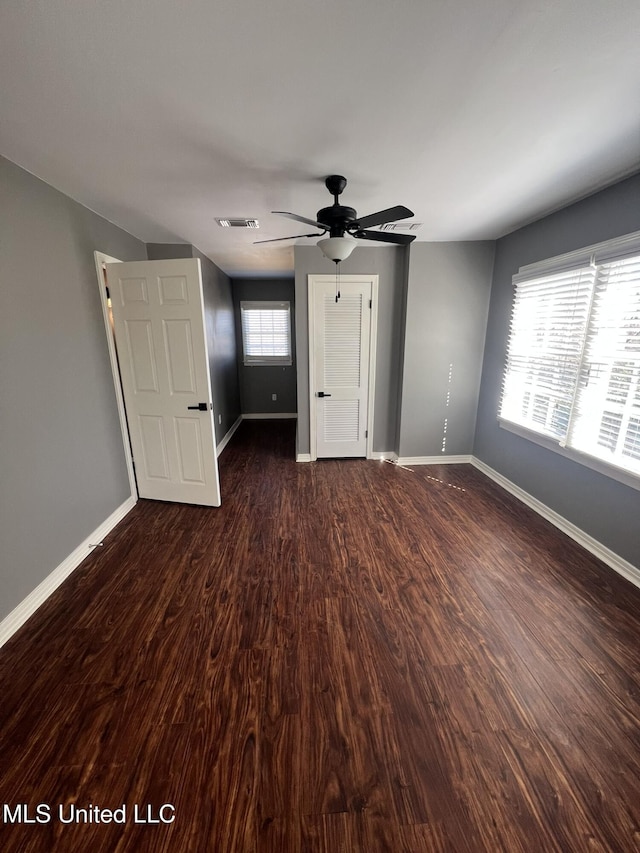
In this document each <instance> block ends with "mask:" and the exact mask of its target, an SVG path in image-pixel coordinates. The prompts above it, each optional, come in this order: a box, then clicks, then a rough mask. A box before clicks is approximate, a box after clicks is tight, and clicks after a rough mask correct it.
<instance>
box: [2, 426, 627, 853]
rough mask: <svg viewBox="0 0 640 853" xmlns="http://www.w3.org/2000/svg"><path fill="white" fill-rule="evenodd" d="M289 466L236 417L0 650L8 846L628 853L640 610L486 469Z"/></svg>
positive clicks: (273, 431) (284, 454)
mask: <svg viewBox="0 0 640 853" xmlns="http://www.w3.org/2000/svg"><path fill="white" fill-rule="evenodd" d="M293 454H294V449H293V422H262V423H258V422H245V423H244V424H243V426H242V427H241V429H240V430H239V431H238V433H237V434H236V437H235V438H234V440H233V442H232V443H231V445H230V446H229V447H228V448H227V449H226V450H225V452H224V453H223V455H222V457H221V459H220V463H221V483H222V491H223V497H224V505H223V507H222V508H220V509H218V510H212V509H206V508H199V507H187V506H180V505H171V504H162V503H156V502H150V501H140V503H139V504H138V505H137V507H136V508H135V509H134V510H133V512H132V513H130V515H129V516H127V518H126V519H125V520H124V521H123V522H122V524H121V525H120V526H119V527H118V529H117V530H116V531H114V532H113V533H111V534H110V535H109V536H108V537H107V538H106V539H105V543H104V547H103V548H99V549H97V550H96V551H95V552H94V553H93V554H92V556H91V557H90V558H88V559H87V560H86V561H85V563H83V564H82V566H81V567H80V568H79V569H77V570H76V572H75V573H74V574H73V575H72V576H71V577H70V578H69V580H68V581H67V582H66V583H65V584H64V585H63V586H62V587H61V588H60V589H59V590H58V591H57V592H56V593H55V594H54V596H53V597H52V598H50V599H49V600H48V601H47V602H46V604H45V605H43V607H42V608H41V609H40V610H39V611H38V613H37V614H36V615H35V616H34V617H33V618H32V619H31V621H30V622H29V623H28V624H27V625H26V626H24V627H23V629H22V630H21V631H20V632H19V633H18V634H16V635H15V636H14V637H13V638H12V640H11V641H10V642H9V643H8V644H7V645H6V646H5V647H4V648H3V649H2V650H1V651H0V677H1V679H2V696H1V703H2V704H1V710H0V747H1V751H0V762H1V781H0V807H1V806H2V804H4V803H6V804H9V806H10V807H11V809H12V810H13V812H12V814H13V815H14V816H15V807H16V805H17V804H20V803H24V804H27V805H28V807H29V812H28V814H29V817H31V818H34V817H35V812H36V807H37V806H38V804H44V805H47V806H49V807H50V808H51V821H50V822H49V823H45V824H37V823H36V824H28V825H26V824H21V825H18V824H13V825H12V824H7V823H6V818H7V814H6V812H5V814H4V817H5V823H4V825H0V849H2V851H6V853H17V851H20V853H29V851H38V853H40V851H43V853H44V851H46V853H49V851H56V853H66V851H74V853H77V851H91V853H100V851H105V853H119V851H135V853H139V851H142V853H144V851H167V853H181V851H203V853H209V851H211V852H212V853H240V852H241V851H242V853H244V851H247V853H250V851H260V853H302V851H327V853H341V851H345V853H352V851H363V853H378V851H380V852H381V851H391V853H404V851H413V853H421V851H451V853H482V851H491V853H496V851H508V853H515V851H527V853H551V851H562V853H567V851H576V853H582V851H624V853H628V851H633V850H640V643H639V638H640V591H638V590H637V589H635V588H634V587H632V586H631V585H630V584H628V583H627V582H626V581H624V580H623V579H621V578H620V577H618V576H617V575H616V574H615V573H613V572H612V571H611V570H610V569H607V568H605V567H604V566H602V565H601V564H600V563H599V562H598V561H597V560H596V559H595V558H593V557H591V556H590V555H589V554H587V553H586V552H584V551H582V550H581V549H580V548H579V547H578V546H577V545H575V544H573V543H572V542H571V541H569V540H568V539H566V538H565V537H564V536H563V535H561V534H560V533H558V532H557V531H556V530H555V529H554V528H552V527H551V526H550V525H549V524H547V523H546V522H545V521H544V520H542V519H541V518H539V517H538V516H536V515H535V514H533V513H532V512H530V511H529V510H528V509H527V508H525V507H524V506H523V505H521V504H519V503H518V502H517V501H515V500H514V499H512V498H511V497H510V496H508V495H507V494H505V493H504V492H502V491H501V490H500V489H498V487H497V486H495V485H494V484H493V483H491V482H490V481H488V480H487V479H486V478H485V477H483V475H482V474H480V473H479V472H478V471H476V470H475V469H473V468H472V467H470V466H446V467H445V466H441V467H437V468H433V467H430V468H418V467H416V468H415V469H414V470H413V471H412V472H411V471H405V470H402V469H400V468H397V467H394V466H392V465H389V464H385V463H375V462H366V461H364V460H363V461H342V462H337V461H325V462H319V463H314V464H296V463H295V461H293ZM74 803H75V804H76V807H77V808H85V809H87V815H89V816H94V815H95V811H94V810H92V809H90V806H98V807H99V808H101V809H116V808H119V807H121V806H122V805H123V804H124V805H125V807H126V810H127V811H126V820H127V822H126V823H125V824H115V823H111V824H105V823H61V822H60V820H59V813H58V807H59V806H60V805H61V806H62V807H63V817H65V818H67V819H69V817H70V816H71V814H72V813H71V811H70V807H71V804H74ZM163 804H170V805H171V806H173V807H174V808H175V820H174V821H173V822H172V823H167V824H163V823H160V824H145V823H135V822H134V807H135V806H138V809H139V812H138V818H139V819H141V818H143V819H146V818H148V817H152V818H153V819H158V818H159V809H160V806H162V805H163ZM148 806H150V807H151V809H152V811H151V812H150V813H149V812H148V811H147V807H148ZM44 813H45V814H46V811H45V812H44ZM163 814H164V816H165V817H166V818H169V817H171V815H172V814H173V812H172V811H171V810H170V809H165V811H164V812H163ZM80 816H82V813H80ZM0 817H1V815H0ZM119 817H122V814H120V815H119Z"/></svg>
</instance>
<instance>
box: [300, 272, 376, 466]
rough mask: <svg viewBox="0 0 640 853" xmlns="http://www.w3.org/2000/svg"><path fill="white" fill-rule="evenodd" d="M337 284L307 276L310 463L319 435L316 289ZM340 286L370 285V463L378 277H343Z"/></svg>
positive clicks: (322, 277) (329, 278)
mask: <svg viewBox="0 0 640 853" xmlns="http://www.w3.org/2000/svg"><path fill="white" fill-rule="evenodd" d="M335 280H336V277H335V275H308V276H307V304H308V327H309V328H308V331H309V450H310V451H311V452H310V457H311V459H310V461H311V462H315V461H316V459H317V458H318V455H317V431H316V405H317V404H316V390H317V389H316V387H315V307H314V305H315V299H314V289H315V285H316V283H318V284H327V283H331V282H334V281H335ZM340 282H341V284H346V283H349V282H351V283H354V284H367V283H371V312H370V322H371V328H370V338H369V389H368V397H369V399H368V405H367V459H373V414H374V411H375V387H376V347H377V337H378V276H377V275H341V276H340Z"/></svg>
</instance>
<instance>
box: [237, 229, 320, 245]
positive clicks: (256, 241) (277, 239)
mask: <svg viewBox="0 0 640 853" xmlns="http://www.w3.org/2000/svg"><path fill="white" fill-rule="evenodd" d="M324 233H325V232H324V231H318V232H317V233H316V232H314V233H313V234H292V235H291V237H274V238H273V239H272V240H254V241H253V245H254V246H256V245H257V244H258V243H279V242H280V240H297V239H298V237H322V235H323V234H324Z"/></svg>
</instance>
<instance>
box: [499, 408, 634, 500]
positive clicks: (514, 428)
mask: <svg viewBox="0 0 640 853" xmlns="http://www.w3.org/2000/svg"><path fill="white" fill-rule="evenodd" d="M498 423H499V424H500V428H501V429H506V430H507V431H508V432H512V433H514V434H515V435H519V436H520V438H525V439H526V440H527V441H531V442H533V444H537V445H539V446H540V447H544V448H545V449H546V450H551V451H552V452H553V453H557V454H558V455H559V456H564V457H565V459H571V461H572V462H577V463H578V464H579V465H584V466H585V468H591V470H592V471H597V472H598V473H599V474H602V475H604V476H605V477H610V478H611V479H612V480H617V481H618V482H619V483H624V485H625V486H630V487H631V488H632V489H638V490H639V491H640V477H638V476H637V475H636V474H632V473H631V471H625V470H624V468H619V467H618V466H617V465H611V464H609V463H608V462H605V461H604V460H603V459H598V458H597V457H596V456H589V455H587V454H586V453H580V451H579V450H574V449H573V448H572V447H560V445H559V444H557V443H556V442H555V441H553V439H550V438H547V437H546V436H544V435H540V434H539V433H537V432H532V431H531V430H528V429H527V428H526V427H523V426H520V425H519V424H514V423H512V422H511V421H506V420H503V419H502V418H498Z"/></svg>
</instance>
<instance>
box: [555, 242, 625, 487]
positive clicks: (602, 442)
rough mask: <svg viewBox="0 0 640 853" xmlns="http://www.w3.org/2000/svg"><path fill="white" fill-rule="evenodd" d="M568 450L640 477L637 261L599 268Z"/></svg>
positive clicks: (616, 263)
mask: <svg viewBox="0 0 640 853" xmlns="http://www.w3.org/2000/svg"><path fill="white" fill-rule="evenodd" d="M571 446H572V447H575V448H576V450H580V451H582V452H584V453H589V454H590V455H592V456H597V457H599V458H600V459H603V460H605V461H608V462H611V463H613V464H615V465H618V466H620V467H622V468H627V469H628V470H630V471H633V472H635V473H637V474H640V255H636V256H634V257H628V258H621V259H619V260H616V261H610V262H608V263H603V264H601V265H599V266H598V275H597V280H596V282H595V289H594V296H593V308H592V311H591V321H590V323H589V328H588V331H587V336H586V342H585V350H584V358H583V362H582V368H581V371H580V381H579V383H578V392H577V396H576V405H575V413H574V422H573V425H572V429H571Z"/></svg>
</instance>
